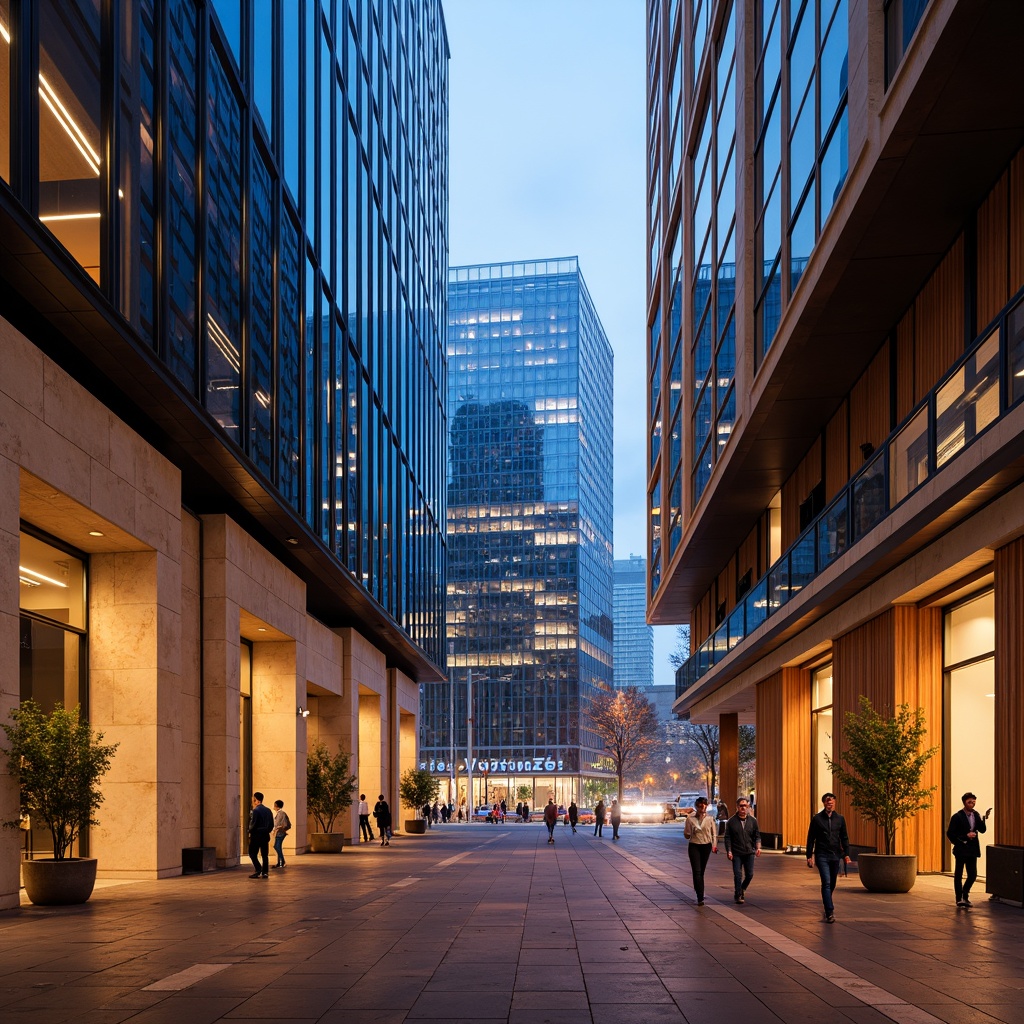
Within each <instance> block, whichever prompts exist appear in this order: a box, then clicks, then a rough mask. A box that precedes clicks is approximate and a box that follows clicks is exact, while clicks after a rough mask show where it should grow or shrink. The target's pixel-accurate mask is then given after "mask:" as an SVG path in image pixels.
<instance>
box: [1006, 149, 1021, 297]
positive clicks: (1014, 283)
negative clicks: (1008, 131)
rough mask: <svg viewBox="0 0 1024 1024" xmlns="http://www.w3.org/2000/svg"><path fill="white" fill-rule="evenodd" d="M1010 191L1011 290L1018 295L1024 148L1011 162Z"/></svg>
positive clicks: (1019, 286)
mask: <svg viewBox="0 0 1024 1024" xmlns="http://www.w3.org/2000/svg"><path fill="white" fill-rule="evenodd" d="M1009 193H1010V195H1009V206H1010V213H1009V219H1010V226H1009V250H1010V280H1009V291H1010V294H1011V295H1016V294H1017V292H1018V291H1020V289H1021V288H1024V150H1021V151H1020V152H1019V153H1018V154H1017V155H1016V156H1015V157H1014V158H1013V162H1012V163H1011V164H1010V172H1009Z"/></svg>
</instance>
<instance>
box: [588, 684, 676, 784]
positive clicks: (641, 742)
mask: <svg viewBox="0 0 1024 1024" xmlns="http://www.w3.org/2000/svg"><path fill="white" fill-rule="evenodd" d="M588 715H589V717H590V725H591V727H592V728H593V730H594V732H596V733H597V735H598V736H599V737H600V738H601V739H602V740H603V741H604V746H605V750H606V751H607V752H608V757H609V759H610V760H611V762H612V764H613V766H614V768H615V775H616V777H617V779H618V786H619V792H618V797H619V801H620V802H621V800H622V778H623V776H624V775H629V774H632V773H633V772H635V771H636V770H637V769H642V768H645V767H646V765H647V763H648V761H649V759H650V757H651V755H652V753H653V752H654V750H655V749H656V748H657V746H658V740H659V733H660V726H659V722H658V711H657V709H656V708H655V706H654V704H653V703H652V702H651V701H650V700H648V699H647V697H645V696H644V694H643V693H641V692H640V690H639V689H637V687H635V686H628V687H626V689H625V690H616V691H614V692H613V693H601V694H598V696H596V697H595V698H594V699H593V700H592V701H591V702H590V708H589V711H588Z"/></svg>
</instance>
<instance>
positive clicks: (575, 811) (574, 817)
mask: <svg viewBox="0 0 1024 1024" xmlns="http://www.w3.org/2000/svg"><path fill="white" fill-rule="evenodd" d="M579 820H580V809H579V808H578V807H577V806H576V801H575V800H573V801H572V803H570V804H569V824H570V825H571V826H572V833H573V835H575V834H576V826H577V824H579Z"/></svg>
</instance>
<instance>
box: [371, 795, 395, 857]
mask: <svg viewBox="0 0 1024 1024" xmlns="http://www.w3.org/2000/svg"><path fill="white" fill-rule="evenodd" d="M373 817H374V819H375V820H376V822H377V831H378V832H379V833H380V845H381V846H390V845H391V808H390V807H389V806H388V802H387V800H385V799H384V794H383V793H381V794H380V796H378V797H377V802H376V803H375V804H374V805H373Z"/></svg>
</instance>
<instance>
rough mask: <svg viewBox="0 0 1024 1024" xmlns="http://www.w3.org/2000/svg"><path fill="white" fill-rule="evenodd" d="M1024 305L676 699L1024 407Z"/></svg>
mask: <svg viewBox="0 0 1024 1024" xmlns="http://www.w3.org/2000/svg"><path fill="white" fill-rule="evenodd" d="M1021 295H1022V293H1018V295H1017V297H1016V299H1015V301H1014V302H1013V303H1011V304H1010V305H1009V306H1007V307H1006V309H1004V310H1003V312H1002V314H1001V315H1000V316H999V318H998V319H997V320H996V321H995V323H994V325H992V326H990V327H989V328H988V329H987V330H986V331H985V332H984V334H982V335H981V336H980V337H979V338H978V339H977V340H976V341H975V342H974V344H973V345H972V346H971V348H970V350H969V351H968V352H967V353H966V355H964V356H963V358H961V359H960V361H959V362H958V363H957V364H956V365H955V366H954V367H953V369H952V370H950V372H949V373H948V374H946V376H945V377H944V378H943V379H942V380H941V381H940V382H939V384H938V386H937V387H935V388H934V389H933V390H932V391H931V392H930V393H929V394H928V396H927V397H926V398H925V399H924V400H923V401H922V402H921V403H920V404H919V405H918V406H916V407H915V408H914V410H913V412H911V413H910V415H909V416H908V417H907V418H906V419H905V420H904V421H903V423H901V424H900V426H899V427H897V428H896V429H895V430H894V431H893V432H892V433H891V434H890V435H889V437H888V438H886V440H885V442H884V443H883V444H882V445H881V446H880V447H879V448H878V449H877V450H876V451H875V452H874V453H873V454H872V455H871V457H870V459H869V460H868V461H867V462H866V463H865V464H864V466H862V467H861V469H860V470H859V471H858V472H857V474H856V476H854V477H853V478H852V479H851V480H850V481H849V483H847V485H846V486H845V487H844V488H843V490H842V491H840V492H839V494H838V495H836V497H835V498H834V499H833V500H832V502H831V504H830V505H829V506H828V507H827V508H826V509H825V510H824V511H823V512H822V513H821V514H820V515H819V516H818V517H817V518H816V519H815V520H814V521H813V522H812V523H811V524H810V525H809V526H808V527H807V528H806V529H805V530H804V531H803V533H801V534H800V536H799V537H798V538H797V540H796V542H795V543H794V544H793V545H792V546H791V547H790V548H789V550H788V551H786V553H785V554H784V555H783V556H782V557H781V558H780V559H779V560H778V561H777V562H776V563H775V564H774V565H773V566H772V567H771V568H770V569H769V570H768V571H767V572H766V573H765V574H764V576H762V577H761V579H759V580H758V581H757V583H755V584H754V585H753V586H752V587H751V588H750V590H749V591H748V592H747V593H746V594H745V595H744V597H743V599H742V600H741V601H740V602H739V603H738V604H737V605H736V607H735V608H734V609H733V610H732V611H731V612H730V613H729V615H728V617H727V618H726V619H725V621H724V622H723V623H722V624H721V625H720V626H719V627H718V628H717V629H716V630H715V632H714V633H712V634H711V636H709V637H708V638H707V640H705V641H704V643H702V644H701V645H700V647H698V648H697V649H696V650H695V651H694V652H693V654H692V655H691V657H690V658H689V659H688V660H687V661H686V662H684V663H683V664H682V665H681V666H680V667H679V669H678V670H677V671H676V696H677V697H679V696H680V695H681V694H683V693H684V692H685V691H686V690H688V689H689V688H690V687H691V686H693V685H694V684H695V683H696V682H697V681H698V680H700V679H701V678H702V677H703V676H705V675H707V673H708V672H710V671H711V670H712V669H713V668H714V667H715V665H716V664H718V662H720V661H721V660H722V659H723V658H724V657H725V656H726V655H727V654H728V653H729V652H730V651H732V650H733V648H735V647H736V646H738V645H739V644H741V643H742V642H743V641H744V640H745V639H746V638H747V637H748V636H750V635H751V633H753V632H754V631H755V630H757V629H758V628H760V627H761V626H762V625H763V624H764V623H765V622H766V621H767V620H768V619H769V618H770V617H771V616H772V615H774V614H775V613H776V612H777V611H778V610H779V609H780V608H782V607H783V606H784V605H785V604H786V603H787V602H789V601H790V600H792V599H793V598H794V597H795V596H796V595H797V594H799V593H800V591H801V590H803V588H804V587H807V586H809V585H810V584H811V583H812V582H813V581H814V580H815V579H816V578H817V576H818V575H819V574H820V573H821V572H823V571H824V570H825V569H827V568H828V567H829V566H830V565H831V564H832V563H833V562H835V560H836V559H837V558H840V557H841V556H842V555H843V554H845V552H846V551H847V550H848V549H849V548H850V547H851V546H852V545H854V544H856V543H857V541H859V540H860V539H861V538H863V537H865V536H867V535H868V534H869V533H870V532H871V531H872V530H873V529H874V528H875V527H876V526H877V525H878V524H879V523H881V522H882V521H883V520H884V519H885V518H886V517H887V516H889V515H890V514H891V513H892V512H893V510H894V509H896V508H897V507H898V506H899V505H900V504H902V503H903V502H904V501H905V500H906V499H907V498H908V497H910V495H911V494H913V493H914V492H915V491H916V490H917V489H918V488H919V487H920V486H921V485H922V484H924V483H925V482H926V481H927V480H929V479H931V478H932V477H933V476H934V475H935V473H936V472H938V471H939V470H941V469H943V468H944V467H945V466H947V465H948V464H949V463H950V462H951V461H952V460H953V459H954V458H955V457H956V456H957V455H959V454H960V452H962V451H964V450H965V449H966V448H969V447H970V446H971V445H972V444H973V443H974V442H975V441H976V440H977V439H978V438H979V437H980V436H981V435H982V434H983V433H984V432H985V431H986V430H987V429H988V428H989V427H990V426H992V424H994V423H996V422H998V421H999V419H1000V418H1002V417H1003V416H1004V415H1006V413H1007V412H1008V411H1009V410H1010V409H1012V408H1013V407H1014V406H1015V405H1016V404H1017V403H1018V402H1019V401H1020V399H1021V398H1024V298H1022V297H1021Z"/></svg>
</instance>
